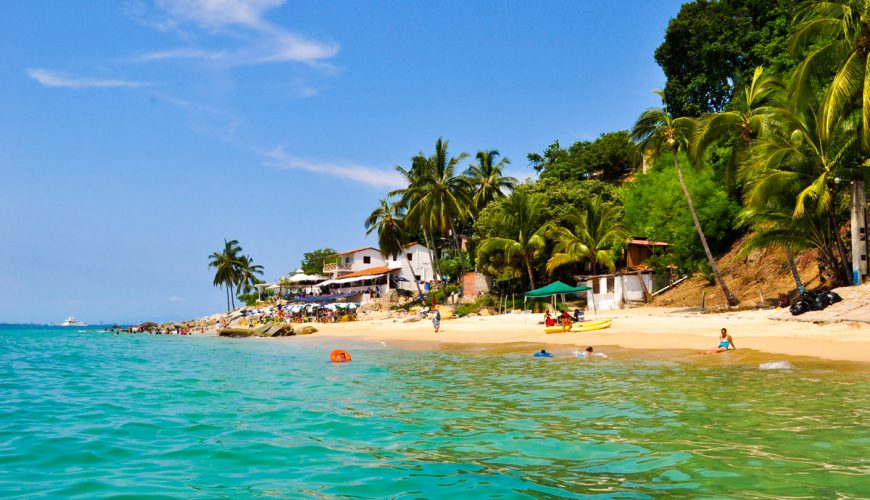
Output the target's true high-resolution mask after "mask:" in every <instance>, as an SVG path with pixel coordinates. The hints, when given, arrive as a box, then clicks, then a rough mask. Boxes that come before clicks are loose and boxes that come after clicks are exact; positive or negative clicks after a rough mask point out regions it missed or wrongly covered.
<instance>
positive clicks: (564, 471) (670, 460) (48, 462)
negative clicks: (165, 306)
mask: <svg viewBox="0 0 870 500" xmlns="http://www.w3.org/2000/svg"><path fill="white" fill-rule="evenodd" d="M335 342H336V341H334V340H329V339H317V338H311V337H308V338H298V339H286V340H271V339H266V340H230V339H221V338H211V337H209V338H205V337H178V336H148V335H113V334H107V333H98V332H93V331H79V330H78V329H75V328H35V327H8V326H7V327H0V496H8V497H23V496H45V497H65V498H74V497H78V498H92V497H95V496H100V497H111V496H115V495H117V496H127V495H135V496H137V497H149V496H150V497H154V498H156V497H166V498H170V497H171V498H178V497H185V498H243V497H261V496H274V497H290V498H342V497H357V498H359V497H364V498H365V497H374V498H389V497H392V498H417V497H426V498H453V499H456V498H523V497H530V498H541V497H544V498H574V497H586V496H589V495H601V496H604V497H615V498H648V497H657V496H663V495H679V496H707V497H710V496H716V497H731V498H748V497H756V498H787V497H793V498H818V497H836V496H845V497H867V496H870V480H868V477H870V476H868V473H870V458H868V457H870V427H868V423H867V417H868V415H870V408H868V396H870V385H868V376H867V374H866V372H862V371H860V370H859V371H855V370H851V371H835V370H827V369H818V368H812V367H810V368H802V367H801V366H800V364H797V365H796V368H797V369H795V370H759V369H757V367H755V366H715V367H714V366H698V365H694V364H691V363H683V362H676V361H668V360H643V359H622V360H619V359H612V358H611V359H609V360H598V361H594V362H584V361H582V360H579V359H576V358H569V357H565V358H556V359H535V358H532V357H530V356H528V355H526V354H519V353H515V354H489V353H487V352H486V351H484V352H479V353H473V352H415V351H406V350H394V349H390V348H387V347H382V346H380V345H378V344H351V345H349V344H347V343H344V344H342V345H340V346H339V345H336V344H335ZM335 347H350V350H351V351H352V354H353V358H354V361H353V362H352V363H349V364H343V365H331V364H330V363H329V362H328V361H327V359H328V353H329V351H330V350H331V349H332V348H335Z"/></svg>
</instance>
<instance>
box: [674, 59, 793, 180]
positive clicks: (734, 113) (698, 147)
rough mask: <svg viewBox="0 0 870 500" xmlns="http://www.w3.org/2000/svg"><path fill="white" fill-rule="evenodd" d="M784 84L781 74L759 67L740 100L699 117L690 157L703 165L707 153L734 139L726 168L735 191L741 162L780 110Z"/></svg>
mask: <svg viewBox="0 0 870 500" xmlns="http://www.w3.org/2000/svg"><path fill="white" fill-rule="evenodd" d="M782 88H784V84H783V83H782V81H780V80H779V79H778V78H776V77H773V76H770V75H765V74H764V68H763V67H761V66H759V67H757V68H755V72H754V73H753V75H752V81H750V82H749V85H747V86H746V87H745V88H744V90H743V96H742V99H741V100H740V101H737V100H736V99H735V101H732V103H735V104H736V106H735V107H734V108H733V109H731V110H728V111H722V112H719V113H710V114H707V115H704V116H702V117H700V118H699V119H697V120H696V121H695V124H696V127H697V128H696V130H695V133H694V135H693V136H692V138H691V140H690V142H689V148H688V153H689V159H690V160H692V162H693V163H694V164H696V165H699V164H700V162H701V160H702V159H703V157H704V155H705V154H706V153H707V151H708V150H709V149H710V147H711V146H713V145H715V144H721V143H727V142H730V143H731V144H732V145H733V146H732V148H731V158H730V159H729V161H728V163H727V164H726V168H725V186H726V189H727V190H728V191H729V193H734V191H735V185H736V172H737V165H738V164H739V163H741V162H743V161H745V160H746V157H747V155H748V154H749V151H750V149H751V148H752V144H753V142H754V141H755V140H756V139H757V138H758V137H759V135H761V133H762V132H763V131H764V129H765V127H766V125H767V124H768V123H769V120H768V118H769V117H770V116H771V115H774V114H776V111H777V109H778V108H777V107H776V106H774V105H775V104H776V103H775V102H774V99H775V97H776V91H777V90H780V89H782Z"/></svg>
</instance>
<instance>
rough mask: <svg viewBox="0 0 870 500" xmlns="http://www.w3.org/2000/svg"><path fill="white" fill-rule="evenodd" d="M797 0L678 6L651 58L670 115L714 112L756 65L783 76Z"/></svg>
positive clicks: (706, 0)
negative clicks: (660, 72) (661, 79)
mask: <svg viewBox="0 0 870 500" xmlns="http://www.w3.org/2000/svg"><path fill="white" fill-rule="evenodd" d="M798 3H799V2H798V0H696V1H694V2H689V3H686V4H684V5H683V6H682V7H681V8H680V12H679V14H677V17H675V18H673V19H671V21H670V23H668V27H667V30H666V31H665V41H664V42H663V43H662V44H661V45H660V46H659V47H658V48H657V49H656V51H655V59H656V62H657V63H658V64H659V66H661V68H662V70H663V71H664V73H665V76H666V77H667V84H666V85H665V89H664V91H665V97H666V99H667V102H668V106H669V108H670V111H671V113H673V114H674V116H700V115H701V114H703V113H710V112H718V111H722V110H723V109H725V107H726V106H727V105H728V103H729V102H731V99H732V96H733V95H734V89H735V88H739V87H741V86H742V85H743V84H745V83H748V82H749V80H751V78H752V74H753V70H754V69H755V68H756V67H757V66H765V67H767V68H770V69H771V70H772V71H773V72H775V73H778V74H785V73H787V72H788V71H789V70H790V69H791V68H793V67H794V66H795V65H796V63H797V62H796V61H795V60H794V58H793V57H792V56H791V55H790V54H789V51H788V41H789V34H790V25H791V15H792V14H791V13H792V10H793V8H794V6H795V5H797V4H798Z"/></svg>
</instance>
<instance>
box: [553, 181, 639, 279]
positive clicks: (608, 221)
mask: <svg viewBox="0 0 870 500" xmlns="http://www.w3.org/2000/svg"><path fill="white" fill-rule="evenodd" d="M617 212H618V211H617V209H616V208H615V207H612V206H608V205H607V204H606V203H605V202H604V200H603V199H602V197H601V196H600V195H597V196H594V197H592V198H590V199H589V200H588V201H587V202H586V203H585V204H584V205H583V207H582V208H581V209H580V210H577V211H575V212H574V213H572V214H569V216H568V220H569V221H571V222H573V224H574V231H571V230H570V229H567V228H565V227H561V226H551V228H552V231H551V234H552V236H551V237H553V238H554V239H555V240H556V245H555V247H554V248H553V254H552V255H551V256H550V260H548V261H547V272H549V273H552V272H553V271H554V270H555V269H556V268H558V267H560V266H564V265H566V264H573V263H576V262H583V261H589V262H590V263H591V264H592V274H598V265H603V266H606V267H607V268H608V269H609V270H610V272H613V271H614V269H615V268H616V256H615V255H614V253H613V250H614V248H615V247H616V246H617V245H618V244H619V243H622V242H624V241H625V240H626V238H628V228H626V227H625V225H624V224H622V222H620V217H619V213H617Z"/></svg>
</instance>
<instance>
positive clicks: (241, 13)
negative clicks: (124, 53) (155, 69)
mask: <svg viewBox="0 0 870 500" xmlns="http://www.w3.org/2000/svg"><path fill="white" fill-rule="evenodd" d="M284 1H285V0H156V6H157V7H158V9H160V11H161V12H162V19H161V20H159V21H157V22H153V21H152V22H150V24H151V25H152V26H155V27H157V28H158V29H161V30H169V29H174V30H176V31H180V28H181V27H182V26H185V25H194V26H196V27H198V28H201V29H204V30H206V31H208V32H210V33H212V34H219V35H226V36H230V37H232V38H233V39H235V40H237V41H240V43H241V46H240V47H239V48H237V49H235V50H231V51H216V50H215V51H210V50H202V49H192V48H189V47H180V48H173V49H168V50H162V51H158V52H151V53H147V54H144V55H142V56H140V57H138V58H137V60H139V61H157V60H166V59H206V60H220V61H222V62H225V63H226V64H233V65H245V64H266V63H280V62H302V63H306V64H314V63H316V62H321V64H322V61H323V60H324V59H329V58H331V57H333V56H335V55H336V54H337V53H338V50H339V45H338V44H337V43H335V42H333V41H320V40H314V39H311V38H308V37H305V36H302V35H300V34H298V33H294V32H291V31H289V30H287V29H285V28H283V27H281V26H278V25H276V24H273V23H271V22H269V21H267V20H266V18H265V14H266V12H267V11H268V10H271V9H274V8H275V7H278V6H280V5H282V4H284Z"/></svg>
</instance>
